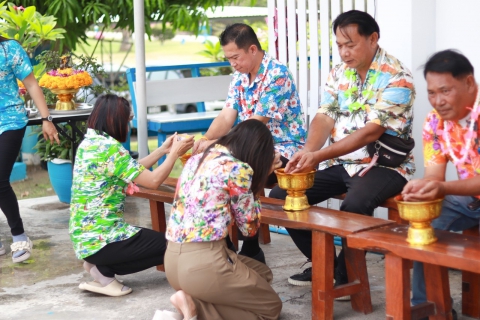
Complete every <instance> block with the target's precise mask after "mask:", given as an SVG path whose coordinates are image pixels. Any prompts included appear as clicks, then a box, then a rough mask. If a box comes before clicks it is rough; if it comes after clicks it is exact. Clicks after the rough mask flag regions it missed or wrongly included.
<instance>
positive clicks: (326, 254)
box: [312, 231, 334, 320]
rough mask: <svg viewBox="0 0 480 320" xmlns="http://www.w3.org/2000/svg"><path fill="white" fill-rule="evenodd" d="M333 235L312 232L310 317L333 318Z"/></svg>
mask: <svg viewBox="0 0 480 320" xmlns="http://www.w3.org/2000/svg"><path fill="white" fill-rule="evenodd" d="M333 248H334V247H333V236H332V235H330V234H326V233H323V232H320V231H313V232H312V250H313V252H314V253H315V254H313V255H312V319H315V320H317V319H333V298H334V297H333V294H332V293H333V259H332V257H333Z"/></svg>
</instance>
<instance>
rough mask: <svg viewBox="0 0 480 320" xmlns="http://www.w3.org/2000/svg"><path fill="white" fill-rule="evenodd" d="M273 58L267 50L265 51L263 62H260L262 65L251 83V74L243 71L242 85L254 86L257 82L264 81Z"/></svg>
mask: <svg viewBox="0 0 480 320" xmlns="http://www.w3.org/2000/svg"><path fill="white" fill-rule="evenodd" d="M271 60H272V58H271V57H270V56H269V55H268V53H267V52H266V51H263V58H262V62H261V63H260V67H259V68H258V71H257V75H256V76H255V79H254V80H253V82H252V83H250V75H249V74H248V73H242V85H243V86H244V87H245V88H247V87H252V86H253V85H254V84H255V83H256V82H262V81H263V79H265V77H266V76H267V71H268V68H267V67H268V64H269V63H270V61H271Z"/></svg>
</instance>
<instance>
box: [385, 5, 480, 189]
mask: <svg viewBox="0 0 480 320" xmlns="http://www.w3.org/2000/svg"><path fill="white" fill-rule="evenodd" d="M376 6H377V10H376V19H377V22H378V24H379V25H380V34H381V37H380V45H381V46H382V47H383V48H385V49H386V50H387V51H388V52H389V53H391V54H392V55H394V56H396V57H397V58H398V59H400V60H401V61H402V62H403V63H404V64H405V65H406V66H407V67H408V68H409V69H410V70H411V71H412V73H413V77H414V82H415V88H416V92H417V96H416V99H415V104H414V113H415V118H414V130H413V134H414V138H415V142H416V148H415V151H414V156H415V164H416V166H417V172H416V174H415V176H416V177H422V176H423V172H424V168H423V155H422V136H421V132H422V125H423V121H424V119H425V116H426V115H427V113H428V112H429V111H430V110H431V108H432V107H431V105H430V103H429V102H428V99H427V93H426V90H427V89H426V82H425V79H424V77H423V70H422V68H421V66H422V65H423V64H424V63H425V62H426V61H427V59H428V57H429V56H430V55H432V54H433V53H435V52H437V51H440V50H445V49H451V48H452V49H458V50H460V51H461V52H462V53H463V54H464V55H465V56H466V57H467V58H468V59H469V60H470V61H471V62H472V64H473V66H474V68H475V69H476V70H477V72H476V74H477V75H478V74H479V73H478V70H480V54H479V53H480V34H479V33H478V31H479V30H480V19H478V18H477V17H476V16H477V15H478V12H480V1H478V0H395V1H392V0H377V1H376ZM447 179H449V180H452V179H457V178H456V173H455V170H454V168H453V166H449V170H448V173H447Z"/></svg>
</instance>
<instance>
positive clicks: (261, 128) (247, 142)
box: [197, 119, 275, 194]
mask: <svg viewBox="0 0 480 320" xmlns="http://www.w3.org/2000/svg"><path fill="white" fill-rule="evenodd" d="M216 144H220V145H222V146H225V147H226V148H227V149H228V150H230V152H231V153H232V155H233V156H234V157H235V158H236V159H238V160H240V161H242V162H245V163H247V164H248V165H249V166H250V167H251V168H252V169H253V179H252V186H251V189H252V192H253V194H258V192H259V191H260V190H262V188H264V186H265V183H266V182H267V178H268V175H269V174H270V169H271V168H272V164H273V159H274V152H275V151H274V148H273V137H272V134H271V133H270V130H268V128H267V126H266V125H265V124H264V123H263V122H261V121H258V120H255V119H250V120H246V121H243V122H241V123H239V124H238V125H236V126H235V127H234V128H233V129H232V130H231V131H230V132H229V133H228V134H227V135H225V136H223V137H221V138H220V139H218V140H217V142H216ZM214 145H215V144H211V145H210V146H209V147H208V148H207V149H205V151H204V153H203V156H202V158H201V159H200V161H199V163H198V167H200V164H201V163H202V162H203V160H204V159H205V157H206V156H207V154H208V153H209V152H210V150H211V149H212V148H213V147H214ZM198 167H197V168H198Z"/></svg>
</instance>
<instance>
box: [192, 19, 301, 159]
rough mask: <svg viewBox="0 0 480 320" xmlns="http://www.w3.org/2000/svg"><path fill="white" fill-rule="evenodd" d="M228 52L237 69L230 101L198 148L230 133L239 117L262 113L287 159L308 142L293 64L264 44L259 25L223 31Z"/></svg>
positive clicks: (222, 40) (257, 116) (256, 116)
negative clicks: (275, 55)
mask: <svg viewBox="0 0 480 320" xmlns="http://www.w3.org/2000/svg"><path fill="white" fill-rule="evenodd" d="M220 44H221V45H222V48H223V52H224V53H225V57H226V58H227V59H228V61H229V62H230V64H231V65H232V67H233V68H234V69H235V71H236V72H235V73H234V74H233V78H232V81H231V83H230V88H229V90H228V97H227V101H226V102H225V107H224V108H223V110H222V111H221V112H220V114H219V115H218V117H217V118H216V119H215V120H214V121H213V123H212V125H211V126H210V128H209V129H208V131H207V133H206V134H205V136H204V138H203V139H202V140H200V141H198V142H197V143H196V144H195V146H194V149H193V151H194V152H201V151H203V150H204V149H205V148H206V147H207V146H208V145H210V144H211V143H212V141H211V140H216V139H218V138H219V137H221V136H223V135H225V134H227V133H228V131H229V130H230V129H231V128H232V126H233V125H234V123H235V121H237V120H238V121H245V120H248V119H257V120H260V121H262V122H263V123H265V125H266V126H267V127H268V128H269V129H270V132H271V133H272V136H273V140H274V143H275V151H276V152H278V153H280V155H281V156H282V157H283V158H284V159H283V161H284V162H285V163H286V162H287V161H288V159H290V158H291V157H292V156H293V154H295V152H297V151H298V150H301V149H302V148H303V145H304V143H305V135H306V130H305V123H304V121H305V118H304V115H303V112H302V106H301V104H300V99H299V97H298V92H297V88H296V86H295V83H294V81H293V77H292V75H291V74H290V71H289V70H288V68H287V67H286V66H285V65H283V64H282V63H281V62H279V61H278V60H276V59H273V58H272V57H270V56H269V55H268V54H267V53H266V52H265V51H263V50H262V48H261V46H260V42H259V41H258V38H257V36H256V34H255V32H254V31H253V29H252V28H251V27H250V26H248V25H246V24H243V23H236V24H233V25H230V26H228V27H227V28H226V29H225V31H223V33H222V34H221V36H220Z"/></svg>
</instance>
